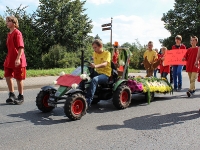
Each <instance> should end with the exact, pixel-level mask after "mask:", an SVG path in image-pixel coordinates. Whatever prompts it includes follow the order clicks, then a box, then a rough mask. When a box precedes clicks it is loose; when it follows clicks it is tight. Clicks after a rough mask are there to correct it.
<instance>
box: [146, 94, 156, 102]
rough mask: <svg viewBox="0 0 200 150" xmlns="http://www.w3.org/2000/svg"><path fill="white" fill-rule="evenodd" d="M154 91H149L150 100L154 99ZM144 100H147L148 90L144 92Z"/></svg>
mask: <svg viewBox="0 0 200 150" xmlns="http://www.w3.org/2000/svg"><path fill="white" fill-rule="evenodd" d="M154 96H155V93H154V92H150V102H152V101H153V100H154ZM145 100H146V101H147V102H148V92H146V93H145Z"/></svg>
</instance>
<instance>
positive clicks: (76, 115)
mask: <svg viewBox="0 0 200 150" xmlns="http://www.w3.org/2000/svg"><path fill="white" fill-rule="evenodd" d="M86 107H87V104H86V99H85V97H84V96H83V95H82V94H80V93H77V94H73V95H71V96H68V97H67V99H66V101H65V105H64V112H65V115H66V116H67V117H68V118H69V119H70V120H73V121H74V120H80V119H81V117H82V116H84V115H85V114H86V109H87V108H86Z"/></svg>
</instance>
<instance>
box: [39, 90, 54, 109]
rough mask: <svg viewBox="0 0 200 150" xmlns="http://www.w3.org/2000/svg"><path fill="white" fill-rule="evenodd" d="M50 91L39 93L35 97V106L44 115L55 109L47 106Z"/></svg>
mask: <svg viewBox="0 0 200 150" xmlns="http://www.w3.org/2000/svg"><path fill="white" fill-rule="evenodd" d="M49 96H50V91H43V90H42V91H40V92H39V93H38V95H37V97H36V106H37V107H38V109H39V110H41V111H42V112H44V113H47V112H50V111H52V110H53V109H54V108H55V107H53V106H48V99H49Z"/></svg>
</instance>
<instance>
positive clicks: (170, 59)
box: [163, 49, 187, 66]
mask: <svg viewBox="0 0 200 150" xmlns="http://www.w3.org/2000/svg"><path fill="white" fill-rule="evenodd" d="M186 52H187V50H186V49H174V50H167V51H165V60H164V62H163V65H164V66H168V65H186V61H182V59H183V57H184V55H185V53H186Z"/></svg>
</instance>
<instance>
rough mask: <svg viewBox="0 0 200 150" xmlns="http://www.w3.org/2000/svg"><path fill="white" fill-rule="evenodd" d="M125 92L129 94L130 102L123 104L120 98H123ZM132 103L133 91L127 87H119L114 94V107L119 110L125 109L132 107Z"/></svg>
mask: <svg viewBox="0 0 200 150" xmlns="http://www.w3.org/2000/svg"><path fill="white" fill-rule="evenodd" d="M124 90H126V91H127V92H128V96H129V100H128V101H127V103H125V104H123V103H122V102H121V100H120V96H121V94H122V92H123V91H124ZM130 103H131V90H130V88H129V87H128V86H126V85H121V86H119V87H118V88H117V90H116V91H115V92H114V94H113V105H114V106H115V107H116V108H117V109H125V108H127V107H128V106H129V105H130Z"/></svg>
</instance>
